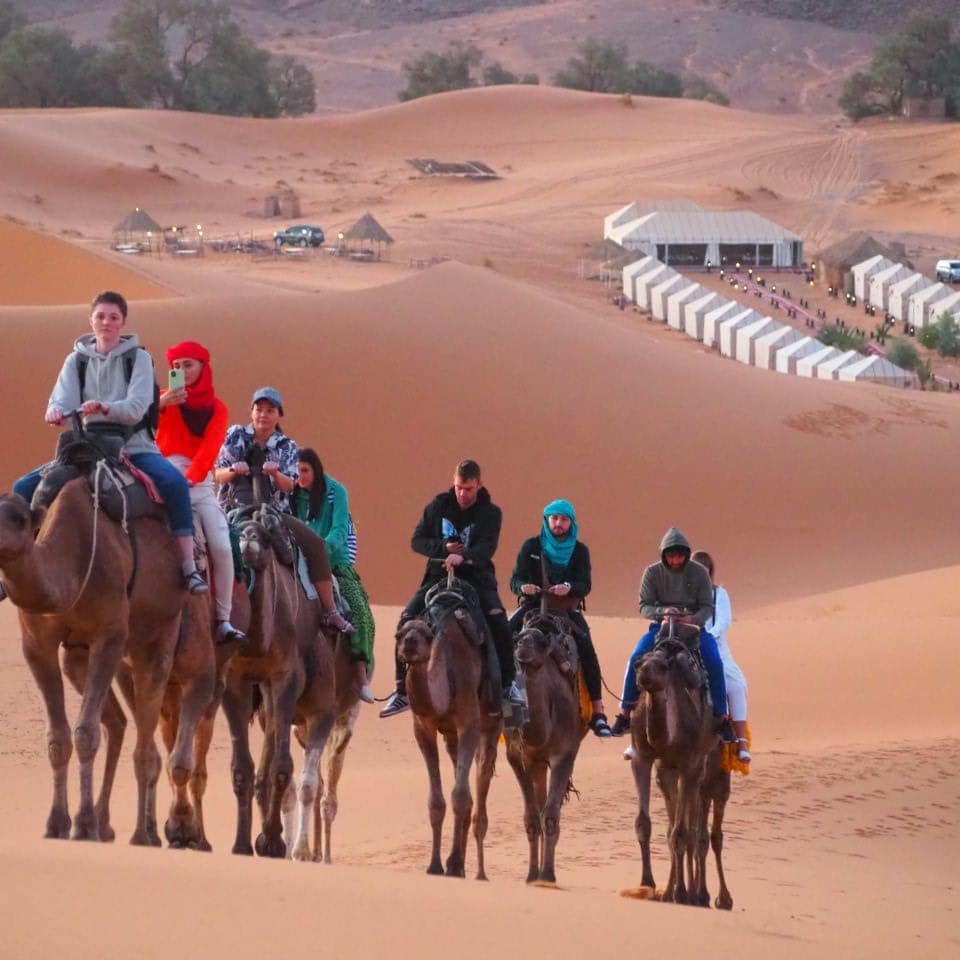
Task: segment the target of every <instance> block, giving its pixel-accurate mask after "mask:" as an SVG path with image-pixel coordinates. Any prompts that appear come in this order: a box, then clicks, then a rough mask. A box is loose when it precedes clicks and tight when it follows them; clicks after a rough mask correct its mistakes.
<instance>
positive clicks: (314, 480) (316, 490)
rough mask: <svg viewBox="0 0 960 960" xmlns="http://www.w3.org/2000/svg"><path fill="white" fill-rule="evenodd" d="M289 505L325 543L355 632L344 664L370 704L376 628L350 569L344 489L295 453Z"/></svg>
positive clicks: (314, 461)
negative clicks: (294, 485) (294, 479)
mask: <svg viewBox="0 0 960 960" xmlns="http://www.w3.org/2000/svg"><path fill="white" fill-rule="evenodd" d="M291 506H292V508H293V512H294V513H295V514H296V516H297V517H298V518H299V519H300V520H302V521H303V522H304V523H306V524H307V526H308V527H310V529H311V530H313V532H314V533H316V534H318V535H319V536H321V537H323V539H324V541H325V542H326V544H327V552H328V553H329V554H330V566H331V567H332V568H333V574H334V576H335V577H336V578H337V583H338V584H339V586H340V593H341V594H342V595H343V598H344V600H346V601H347V603H348V604H349V606H350V610H351V611H352V612H353V626H354V627H355V630H356V632H355V633H354V634H353V635H352V636H351V638H350V639H351V652H350V659H351V661H352V662H353V664H354V670H355V674H356V676H355V679H356V683H357V687H358V689H359V690H360V699H361V700H363V701H364V702H365V703H373V701H374V697H373V691H372V690H371V689H370V681H369V677H370V675H371V674H372V673H373V642H374V636H375V631H376V624H375V622H374V619H373V613H372V612H371V610H370V598H369V597H368V596H367V591H366V590H365V589H364V586H363V582H362V581H361V580H360V574H358V573H357V568H356V567H355V566H354V564H355V562H356V559H357V531H356V528H355V527H354V525H353V517H352V516H351V515H350V497H349V494H348V493H347V488H346V487H345V486H344V485H343V484H342V483H340V482H339V481H338V480H334V479H333V477H331V476H330V475H329V474H328V473H326V472H325V471H324V469H323V463H322V462H321V460H320V457H319V456H318V455H317V452H316V451H315V450H311V449H310V448H309V447H307V448H306V449H303V450H301V451H300V460H299V462H298V464H297V488H296V490H294V492H293V496H292V497H291ZM368 667H369V670H368Z"/></svg>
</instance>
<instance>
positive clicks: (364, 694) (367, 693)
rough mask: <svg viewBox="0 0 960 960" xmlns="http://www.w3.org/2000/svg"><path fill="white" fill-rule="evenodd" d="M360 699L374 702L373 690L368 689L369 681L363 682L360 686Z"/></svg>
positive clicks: (365, 701)
mask: <svg viewBox="0 0 960 960" xmlns="http://www.w3.org/2000/svg"><path fill="white" fill-rule="evenodd" d="M360 699H361V700H362V701H363V702H364V703H376V700H375V699H374V696H373V690H371V689H370V684H369V683H365V684H364V685H363V686H362V687H361V688H360Z"/></svg>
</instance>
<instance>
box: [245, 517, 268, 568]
mask: <svg viewBox="0 0 960 960" xmlns="http://www.w3.org/2000/svg"><path fill="white" fill-rule="evenodd" d="M269 553H270V535H269V533H268V532H267V530H266V528H265V527H264V525H263V524H262V523H260V522H259V521H257V520H248V521H247V522H246V523H245V524H244V525H243V526H242V527H241V528H240V556H241V557H242V558H243V563H244V566H247V567H250V569H252V570H262V569H263V568H264V567H265V566H266V563H267V559H268V557H269Z"/></svg>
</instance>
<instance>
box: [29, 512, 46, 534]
mask: <svg viewBox="0 0 960 960" xmlns="http://www.w3.org/2000/svg"><path fill="white" fill-rule="evenodd" d="M46 515H47V508H46V507H33V508H31V510H30V526H31V528H32V529H33V532H34V533H36V532H37V531H38V530H39V529H40V524H41V523H43V518H44V517H45V516H46Z"/></svg>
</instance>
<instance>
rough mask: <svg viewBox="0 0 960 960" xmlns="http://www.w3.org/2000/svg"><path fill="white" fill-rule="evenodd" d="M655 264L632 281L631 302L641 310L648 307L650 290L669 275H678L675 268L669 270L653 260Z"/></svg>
mask: <svg viewBox="0 0 960 960" xmlns="http://www.w3.org/2000/svg"><path fill="white" fill-rule="evenodd" d="M654 263H655V264H656V266H654V267H651V268H650V269H649V270H648V271H647V272H646V273H644V274H641V275H640V276H639V277H636V278H635V279H634V281H633V302H634V303H635V304H636V305H637V306H638V307H639V308H640V309H641V310H649V309H650V291H651V290H652V289H653V288H654V287H655V286H656V285H657V284H658V283H663V282H664V280H666V279H667V278H669V277H678V276H680V274H678V273H677V271H676V270H671V269H670V268H669V267H668V266H666V265H665V264H662V263H658V262H657V261H656V260H654Z"/></svg>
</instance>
